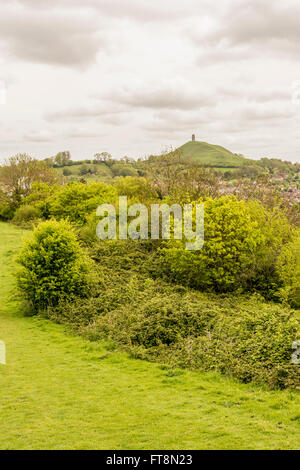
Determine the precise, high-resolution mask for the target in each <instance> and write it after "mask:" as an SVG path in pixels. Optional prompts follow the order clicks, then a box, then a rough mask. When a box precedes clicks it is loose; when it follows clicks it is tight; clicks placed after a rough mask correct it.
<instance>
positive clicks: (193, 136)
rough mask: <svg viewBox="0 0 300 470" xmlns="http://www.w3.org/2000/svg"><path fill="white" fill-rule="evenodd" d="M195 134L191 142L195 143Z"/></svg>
mask: <svg viewBox="0 0 300 470" xmlns="http://www.w3.org/2000/svg"><path fill="white" fill-rule="evenodd" d="M195 140H196V139H195V134H192V142H195Z"/></svg>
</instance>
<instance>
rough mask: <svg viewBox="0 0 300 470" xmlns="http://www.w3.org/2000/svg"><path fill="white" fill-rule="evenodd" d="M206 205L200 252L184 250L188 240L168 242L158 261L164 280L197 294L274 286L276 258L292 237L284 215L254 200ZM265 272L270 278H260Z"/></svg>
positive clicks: (226, 198) (212, 201)
mask: <svg viewBox="0 0 300 470" xmlns="http://www.w3.org/2000/svg"><path fill="white" fill-rule="evenodd" d="M204 207H205V228H204V232H205V237H204V238H205V241H204V246H203V248H202V249H201V250H198V251H188V250H186V249H185V243H186V240H170V241H168V242H166V246H165V248H164V249H163V255H164V257H163V259H162V263H165V264H166V266H167V267H168V276H169V277H170V278H172V279H174V280H175V281H177V282H180V283H183V284H185V285H188V286H190V287H193V288H197V289H200V290H211V291H216V292H227V291H233V290H236V289H238V288H243V289H248V288H249V286H257V287H258V288H259V290H264V289H265V290H269V289H270V284H272V283H275V284H276V282H278V276H277V274H276V269H275V266H276V258H277V256H278V254H279V252H280V249H281V247H282V245H283V243H284V242H286V241H288V240H289V239H290V238H291V236H292V229H291V228H290V227H289V225H288V222H287V220H286V219H285V218H284V216H282V215H281V214H280V213H278V212H277V211H276V210H274V211H268V210H267V209H265V208H264V207H263V206H262V205H261V204H260V203H259V202H258V201H248V202H246V201H240V200H237V199H236V197H234V196H224V197H221V198H219V199H208V200H206V201H205V202H204ZM266 272H269V276H268V277H267V278H266V277H265V278H263V276H262V275H263V273H266ZM272 276H274V277H272ZM264 283H266V285H264ZM277 287H278V286H277Z"/></svg>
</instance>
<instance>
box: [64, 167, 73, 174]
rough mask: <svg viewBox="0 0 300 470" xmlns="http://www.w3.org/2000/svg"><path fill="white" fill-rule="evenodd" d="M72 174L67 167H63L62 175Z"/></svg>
mask: <svg viewBox="0 0 300 470" xmlns="http://www.w3.org/2000/svg"><path fill="white" fill-rule="evenodd" d="M71 174H72V171H71V170H70V169H69V168H64V169H63V175H64V176H70V175H71Z"/></svg>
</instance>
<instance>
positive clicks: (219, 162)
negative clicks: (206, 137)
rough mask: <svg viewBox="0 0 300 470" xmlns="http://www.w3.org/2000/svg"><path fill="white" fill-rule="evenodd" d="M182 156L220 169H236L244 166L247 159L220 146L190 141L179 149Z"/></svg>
mask: <svg viewBox="0 0 300 470" xmlns="http://www.w3.org/2000/svg"><path fill="white" fill-rule="evenodd" d="M178 150H180V151H181V152H182V156H183V157H184V158H186V159H190V160H194V161H197V162H199V163H201V164H203V165H209V166H212V167H220V168H230V167H231V168H237V167H240V166H243V165H245V164H246V163H247V162H248V159H246V158H244V157H242V156H240V155H237V154H235V153H232V152H230V151H229V150H227V149H225V148H224V147H221V146H220V145H212V144H208V143H207V142H198V141H194V142H192V141H190V142H187V143H186V144H184V145H182V146H181V147H179V149H178Z"/></svg>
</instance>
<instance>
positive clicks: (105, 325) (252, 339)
mask: <svg viewBox="0 0 300 470" xmlns="http://www.w3.org/2000/svg"><path fill="white" fill-rule="evenodd" d="M106 276H107V280H108V279H110V282H108V283H107V282H105V280H104V279H103V282H104V285H105V286H106V289H105V290H101V295H99V296H98V297H94V298H91V299H86V300H79V299H78V301H77V302H76V303H67V304H65V303H64V304H63V305H61V306H59V307H58V308H56V309H52V310H51V312H50V317H51V318H52V319H54V320H56V321H59V322H64V323H67V324H69V325H72V327H73V328H75V329H77V331H80V332H81V333H82V334H84V335H86V336H87V337H88V338H89V339H92V340H99V339H109V340H110V341H113V342H114V343H115V344H116V345H119V346H121V347H123V348H125V349H126V350H128V351H130V352H131V353H132V354H133V355H134V356H135V357H140V358H143V359H148V360H155V361H160V362H163V363H167V364H170V365H172V366H174V367H188V368H195V369H200V370H217V371H219V372H221V373H223V374H226V375H230V376H233V377H236V378H238V379H239V380H241V381H243V382H250V381H256V382H259V383H266V384H268V385H269V386H270V387H272V388H285V387H299V386H300V374H299V370H298V369H299V367H298V366H296V365H293V364H292V363H291V354H292V349H291V346H292V343H293V341H295V340H296V339H298V338H300V321H299V319H297V317H296V316H295V315H294V314H293V313H292V312H291V311H290V310H288V309H287V310H285V309H283V308H282V307H280V306H278V305H277V306H276V305H274V304H272V303H270V304H267V303H265V302H262V301H261V300H259V299H257V298H253V299H247V298H243V297H240V296H237V297H233V296H232V297H225V296H220V295H219V296H216V295H213V294H202V293H199V292H193V291H190V290H188V289H185V288H183V287H180V286H172V287H170V286H169V285H167V284H164V283H163V282H162V281H153V280H150V279H144V280H143V281H141V280H140V279H138V278H137V277H131V278H130V280H128V279H127V281H126V279H125V278H122V276H121V277H118V278H117V277H115V278H114V281H112V280H111V277H110V276H109V273H107V274H106V275H105V277H106ZM127 277H128V276H127Z"/></svg>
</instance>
